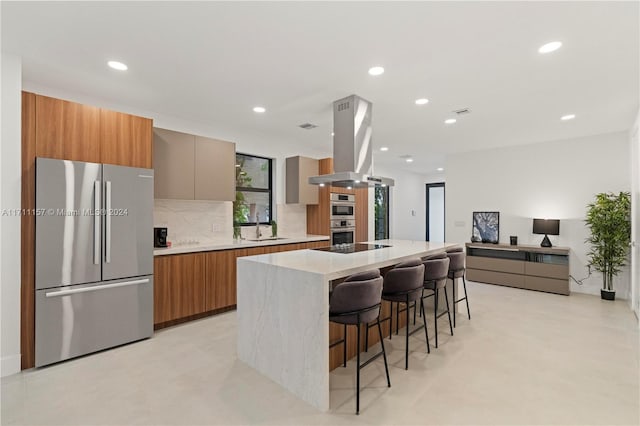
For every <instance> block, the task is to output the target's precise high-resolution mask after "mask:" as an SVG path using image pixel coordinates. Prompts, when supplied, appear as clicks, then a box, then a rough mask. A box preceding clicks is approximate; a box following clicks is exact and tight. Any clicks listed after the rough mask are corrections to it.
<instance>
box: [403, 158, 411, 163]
mask: <svg viewBox="0 0 640 426" xmlns="http://www.w3.org/2000/svg"><path fill="white" fill-rule="evenodd" d="M404 161H406V162H407V163H413V158H411V157H409V158H407V159H406V160H404Z"/></svg>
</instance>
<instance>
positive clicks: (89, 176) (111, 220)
mask: <svg viewBox="0 0 640 426" xmlns="http://www.w3.org/2000/svg"><path fill="white" fill-rule="evenodd" d="M36 212H37V216H36V253H35V254H36V257H35V264H36V268H35V269H36V270H35V282H36V289H35V290H36V318H35V322H36V342H35V350H36V367H40V366H43V365H47V364H51V363H54V362H58V361H62V360H65V359H69V358H73V357H76V356H80V355H84V354H88V353H91V352H95V351H99V350H102V349H106V348H109V347H113V346H117V345H121V344H123V343H128V342H132V341H135V340H140V339H144V338H147V337H150V336H151V335H152V334H153V246H152V242H151V238H150V235H151V229H152V228H153V170H151V169H140V168H133V167H123V166H114V165H109V164H96V163H85V162H78V161H69V160H55V159H49V158H37V159H36Z"/></svg>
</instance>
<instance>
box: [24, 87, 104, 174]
mask: <svg viewBox="0 0 640 426" xmlns="http://www.w3.org/2000/svg"><path fill="white" fill-rule="evenodd" d="M35 100H36V102H35V103H36V108H35V118H36V119H35V131H36V156H37V157H47V158H57V159H60V160H74V161H88V162H91V163H100V162H101V161H100V108H96V107H92V106H87V105H81V104H77V103H75V102H69V101H63V100H62V99H55V98H50V97H48V96H40V95H36V96H35Z"/></svg>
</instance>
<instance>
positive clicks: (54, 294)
mask: <svg viewBox="0 0 640 426" xmlns="http://www.w3.org/2000/svg"><path fill="white" fill-rule="evenodd" d="M148 282H149V278H145V279H142V280H133V281H124V282H120V283H114V284H104V285H97V286H94V287H84V288H78V289H74V290H60V291H51V292H47V293H45V296H46V297H60V296H68V295H70V294H78V293H86V292H87V291H98V290H105V289H108V288H116V287H126V286H130V285H138V284H146V283H148Z"/></svg>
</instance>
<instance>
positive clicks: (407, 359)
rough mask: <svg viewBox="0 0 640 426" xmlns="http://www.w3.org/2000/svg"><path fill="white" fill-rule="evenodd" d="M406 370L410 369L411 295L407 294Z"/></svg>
mask: <svg viewBox="0 0 640 426" xmlns="http://www.w3.org/2000/svg"><path fill="white" fill-rule="evenodd" d="M404 369H405V370H408V369H409V295H408V294H407V344H406V347H405V350H404Z"/></svg>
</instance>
